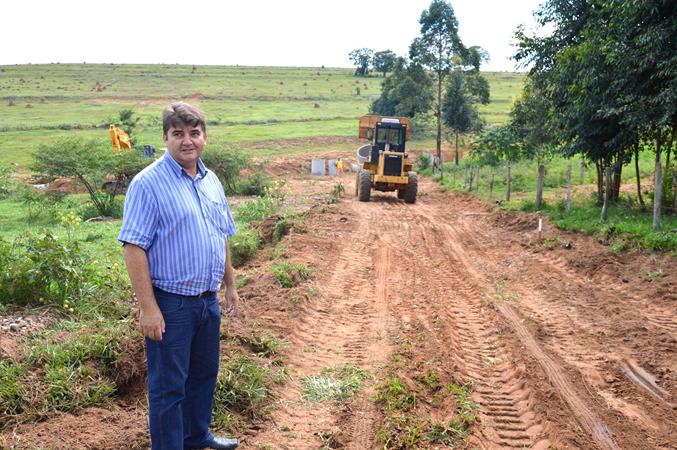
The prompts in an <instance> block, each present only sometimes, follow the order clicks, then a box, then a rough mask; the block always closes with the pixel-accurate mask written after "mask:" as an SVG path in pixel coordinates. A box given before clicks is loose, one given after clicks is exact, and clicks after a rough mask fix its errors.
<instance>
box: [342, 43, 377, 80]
mask: <svg viewBox="0 0 677 450" xmlns="http://www.w3.org/2000/svg"><path fill="white" fill-rule="evenodd" d="M373 54H374V50H372V49H370V48H356V49H355V50H353V51H351V52H350V53H349V54H348V57H349V58H350V60H351V61H352V63H353V64H354V65H355V67H356V69H355V76H356V77H366V76H367V75H369V66H370V65H371V61H372V60H371V57H372V55H373Z"/></svg>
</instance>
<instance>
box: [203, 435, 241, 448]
mask: <svg viewBox="0 0 677 450" xmlns="http://www.w3.org/2000/svg"><path fill="white" fill-rule="evenodd" d="M239 443H240V442H239V441H238V440H237V438H225V437H220V436H214V437H213V438H212V440H211V441H209V442H208V443H207V447H209V448H211V449H213V450H233V449H235V448H237V446H238V444H239Z"/></svg>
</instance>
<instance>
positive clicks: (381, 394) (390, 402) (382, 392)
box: [376, 376, 416, 413]
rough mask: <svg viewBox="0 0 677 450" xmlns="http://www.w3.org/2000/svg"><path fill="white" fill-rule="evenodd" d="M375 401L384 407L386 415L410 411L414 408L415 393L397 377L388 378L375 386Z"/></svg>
mask: <svg viewBox="0 0 677 450" xmlns="http://www.w3.org/2000/svg"><path fill="white" fill-rule="evenodd" d="M376 401H377V402H379V403H381V404H383V405H384V406H385V410H386V411H387V412H388V413H392V412H394V411H399V412H405V411H410V410H412V409H413V408H414V406H416V393H415V392H414V391H412V390H411V389H409V387H408V386H407V385H406V383H404V382H403V381H402V379H400V378H399V377H398V376H391V377H388V378H387V379H386V380H385V381H384V382H381V383H377V385H376Z"/></svg>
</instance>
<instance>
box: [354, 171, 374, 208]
mask: <svg viewBox="0 0 677 450" xmlns="http://www.w3.org/2000/svg"><path fill="white" fill-rule="evenodd" d="M359 181H360V189H359V193H358V197H357V198H358V199H359V200H360V201H361V202H368V201H369V197H370V196H371V173H369V171H368V170H362V171H361V172H360V179H359Z"/></svg>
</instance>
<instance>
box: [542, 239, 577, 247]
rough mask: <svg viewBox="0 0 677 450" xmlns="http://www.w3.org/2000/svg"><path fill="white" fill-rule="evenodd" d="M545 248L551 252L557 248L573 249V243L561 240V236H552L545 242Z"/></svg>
mask: <svg viewBox="0 0 677 450" xmlns="http://www.w3.org/2000/svg"><path fill="white" fill-rule="evenodd" d="M543 246H544V247H546V248H549V249H551V250H552V249H554V248H556V247H561V248H571V242H568V241H565V240H563V239H560V237H559V236H550V237H549V238H547V239H544V240H543Z"/></svg>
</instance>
